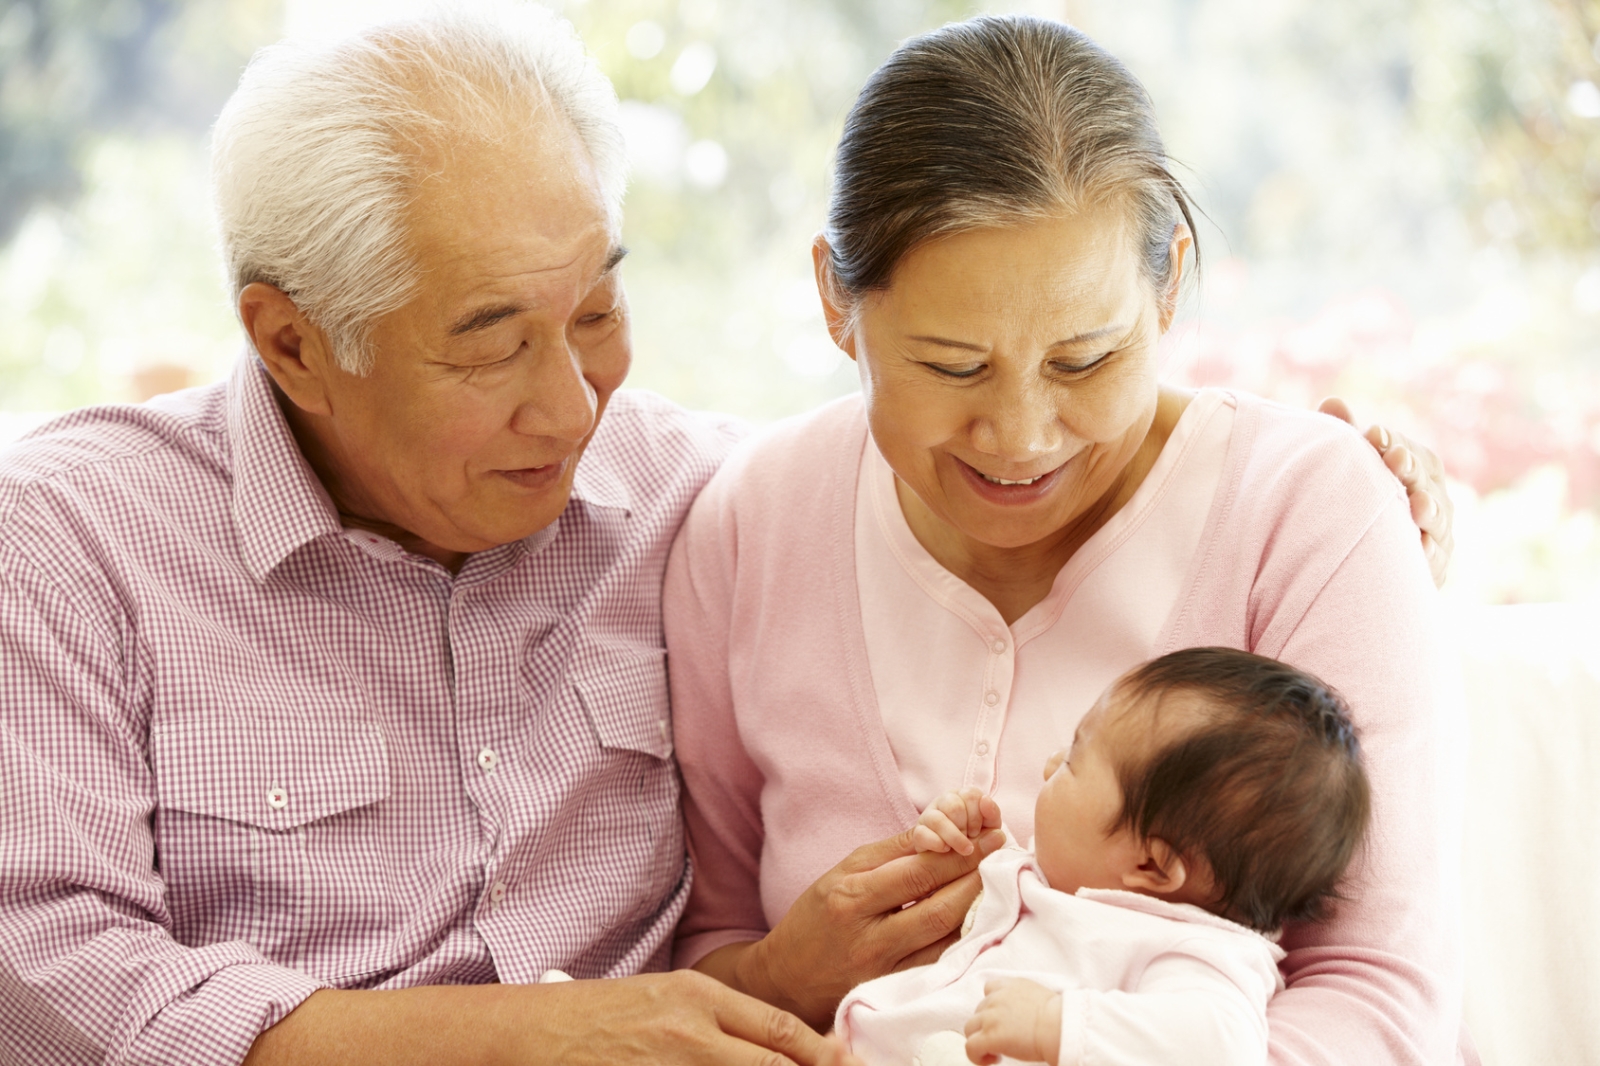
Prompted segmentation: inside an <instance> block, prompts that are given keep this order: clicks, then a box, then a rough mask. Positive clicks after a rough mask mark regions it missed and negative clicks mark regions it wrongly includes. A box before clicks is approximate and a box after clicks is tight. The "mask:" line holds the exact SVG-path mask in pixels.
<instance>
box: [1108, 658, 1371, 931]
mask: <svg viewBox="0 0 1600 1066" xmlns="http://www.w3.org/2000/svg"><path fill="white" fill-rule="evenodd" d="M1118 685H1119V686H1120V687H1121V688H1122V690H1123V694H1124V695H1126V696H1128V697H1131V698H1132V699H1133V700H1134V701H1136V702H1137V703H1139V704H1143V705H1146V706H1149V707H1150V708H1152V710H1153V711H1154V713H1155V714H1157V715H1160V714H1161V712H1162V707H1161V704H1162V702H1163V701H1165V700H1166V699H1167V698H1168V697H1170V696H1173V695H1177V694H1186V695H1190V696H1193V697H1197V698H1198V700H1199V704H1200V705H1199V707H1198V708H1197V712H1198V714H1199V715H1200V719H1201V721H1200V724H1199V725H1198V726H1195V727H1193V728H1185V729H1183V730H1182V731H1181V732H1179V733H1177V734H1176V735H1175V736H1174V739H1173V740H1172V742H1171V743H1169V744H1166V745H1165V746H1164V747H1162V748H1161V749H1160V750H1158V751H1157V752H1155V754H1153V755H1148V756H1144V757H1142V758H1141V759H1139V760H1136V761H1135V760H1130V761H1127V762H1125V763H1124V765H1121V766H1119V767H1117V776H1118V778H1119V781H1120V783H1121V785H1122V815H1121V817H1120V818H1119V819H1118V821H1117V822H1116V823H1115V824H1114V825H1113V827H1112V829H1113V831H1116V830H1119V829H1127V830H1131V831H1132V832H1134V833H1136V834H1137V835H1138V836H1139V838H1140V839H1141V840H1148V839H1150V838H1151V837H1159V838H1160V839H1162V840H1164V841H1166V842H1167V843H1168V844H1169V845H1171V846H1172V848H1174V849H1175V850H1176V851H1177V852H1178V854H1180V855H1185V856H1190V857H1191V858H1192V857H1195V856H1199V857H1203V858H1204V859H1205V860H1206V862H1207V863H1208V864H1209V865H1210V867H1211V872H1212V875H1213V876H1214V877H1215V879H1216V887H1217V891H1218V899H1217V901H1216V906H1215V908H1214V909H1215V910H1216V911H1217V912H1218V913H1220V914H1222V915H1224V916H1225V917H1228V918H1232V919H1233V920H1235V921H1238V922H1241V923H1243V924H1245V925H1248V926H1250V927H1252V928H1254V929H1260V930H1273V929H1277V928H1278V927H1279V926H1281V925H1282V924H1283V923H1284V922H1286V921H1302V920H1310V919H1317V918H1321V917H1324V916H1326V914H1327V910H1328V906H1329V904H1330V902H1331V901H1333V900H1335V899H1337V898H1339V897H1338V892H1337V888H1338V883H1339V879H1340V878H1341V877H1342V876H1343V875H1344V872H1345V869H1346V868H1347V867H1348V866H1349V865H1350V861H1351V859H1352V858H1353V857H1354V856H1355V853H1356V849H1357V848H1358V847H1360V844H1361V838H1362V834H1363V833H1364V832H1365V831H1366V827H1367V821H1368V818H1369V816H1370V813H1371V807H1372V798H1371V791H1370V788H1369V786H1368V783H1367V775H1366V771H1365V770H1364V769H1363V767H1362V765H1361V747H1360V744H1359V743H1358V741H1357V739H1356V731H1355V726H1354V725H1353V724H1352V723H1351V721H1350V709H1349V707H1348V706H1347V705H1346V704H1345V702H1344V699H1343V698H1342V697H1341V696H1340V695H1339V694H1338V693H1337V692H1335V691H1334V690H1333V689H1332V688H1330V687H1328V686H1327V685H1325V684H1323V683H1322V682H1321V681H1319V680H1317V679H1316V678H1315V677H1312V676H1311V675H1310V674H1308V673H1306V672H1305V671H1303V670H1297V669H1295V668H1294V667H1292V666H1288V665H1286V664H1284V663H1281V662H1278V661H1277V660H1275V659H1268V658H1265V657H1263V656H1260V655H1252V654H1250V653H1249V652H1243V651H1237V650H1234V649H1232V648H1188V649H1185V650H1183V651H1177V652H1173V653H1171V654H1170V655H1163V656H1162V657H1160V658H1159V659H1152V660H1151V661H1150V662H1148V663H1145V664H1144V665H1143V666H1140V667H1138V668H1136V669H1135V670H1133V671H1131V672H1130V673H1128V674H1127V675H1125V676H1124V677H1123V678H1122V680H1121V681H1119V682H1118Z"/></svg>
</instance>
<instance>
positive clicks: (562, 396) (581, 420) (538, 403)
mask: <svg viewBox="0 0 1600 1066" xmlns="http://www.w3.org/2000/svg"><path fill="white" fill-rule="evenodd" d="M519 387H520V388H521V389H522V390H523V396H522V398H521V400H520V402H519V403H518V404H517V408H516V410H515V411H514V412H513V413H512V416H511V428H512V429H513V430H514V431H515V432H517V433H521V434H523V435H524V436H529V437H549V438H552V439H555V440H561V441H569V442H577V441H580V440H582V439H583V438H584V437H586V436H588V434H589V431H590V430H591V429H593V428H594V420H595V411H596V406H597V405H596V397H595V390H594V386H592V385H590V384H589V382H588V380H587V379H586V378H585V377H584V376H583V363H582V361H581V360H580V359H579V358H578V353H577V352H575V351H574V350H573V349H572V347H571V346H570V345H568V344H567V343H566V341H565V339H562V340H560V341H556V342H553V343H551V344H550V345H549V346H548V347H547V348H546V349H545V350H544V351H543V352H541V353H540V355H539V358H537V359H535V360H533V361H532V369H531V370H530V372H529V373H528V375H527V377H526V378H525V379H524V381H523V382H521V383H520V385H519Z"/></svg>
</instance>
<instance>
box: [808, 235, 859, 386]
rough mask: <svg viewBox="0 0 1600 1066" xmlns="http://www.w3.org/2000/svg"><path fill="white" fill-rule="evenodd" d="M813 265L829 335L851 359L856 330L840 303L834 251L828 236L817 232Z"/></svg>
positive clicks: (814, 240)
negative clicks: (829, 245) (829, 244)
mask: <svg viewBox="0 0 1600 1066" xmlns="http://www.w3.org/2000/svg"><path fill="white" fill-rule="evenodd" d="M811 266H812V269H813V270H814V271H815V273H816V276H817V295H818V296H820V297H822V317H823V318H824V319H826V320H827V323H828V335H829V336H830V337H832V338H833V343H834V344H836V345H837V346H838V348H839V350H840V351H842V352H844V354H845V355H848V356H849V357H850V358H851V359H854V358H855V357H856V335H855V330H853V329H851V328H850V316H849V315H848V314H846V313H845V310H844V308H842V307H840V306H839V303H838V299H837V297H838V283H837V281H838V279H836V278H835V277H834V276H833V251H832V249H830V248H829V247H828V238H826V237H824V236H823V235H822V234H820V233H819V234H817V235H816V237H815V239H813V240H812V242H811Z"/></svg>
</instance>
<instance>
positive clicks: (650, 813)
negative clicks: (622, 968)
mask: <svg viewBox="0 0 1600 1066" xmlns="http://www.w3.org/2000/svg"><path fill="white" fill-rule="evenodd" d="M565 681H566V683H565V684H564V685H563V686H562V688H561V690H560V691H559V693H558V695H557V698H556V699H555V700H554V701H553V705H552V707H551V713H552V715H553V717H554V719H556V720H564V724H563V726H562V727H561V728H562V731H563V732H564V734H565V735H566V736H568V737H570V738H571V740H569V741H568V743H573V742H574V741H578V738H580V737H582V736H583V734H585V733H587V734H589V737H590V738H592V739H591V740H590V741H589V743H588V744H583V745H582V746H583V747H584V748H585V749H587V750H586V752H585V753H584V754H583V755H582V756H581V758H578V759H571V760H568V759H567V758H566V757H564V756H554V755H553V753H552V751H551V747H552V745H550V744H546V745H544V749H545V750H544V751H543V752H542V753H541V755H542V757H543V758H546V759H548V760H550V761H549V763H548V764H547V765H548V766H549V769H550V776H552V777H556V776H559V775H560V774H562V773H563V770H564V768H570V770H572V771H576V772H578V773H581V774H582V778H583V779H582V780H581V781H578V780H570V781H569V782H568V784H569V785H570V786H571V787H569V788H567V789H566V790H565V798H564V800H563V802H562V811H561V814H560V815H559V817H556V818H553V819H552V820H551V821H550V823H549V829H548V830H547V834H546V835H545V836H544V837H543V838H542V841H543V846H544V847H546V848H548V849H550V850H551V851H552V852H554V853H559V854H571V855H573V856H574V857H575V860H576V861H579V862H581V863H582V864H583V865H584V867H585V868H587V869H590V870H593V871H594V872H595V874H596V876H594V877H593V878H592V879H591V881H590V883H589V884H588V889H587V891H588V893H589V895H588V898H589V899H590V903H591V909H592V911H593V912H594V913H593V914H591V915H590V916H589V918H590V920H592V921H596V922H602V923H610V924H616V923H619V922H627V921H636V920H642V919H648V918H652V917H653V916H655V915H657V914H658V913H660V911H661V910H662V908H663V907H664V906H666V905H667V903H668V901H669V900H670V899H672V897H673V894H674V892H675V891H676V889H677V887H678V885H679V884H680V882H681V880H682V878H683V873H684V863H685V851H684V844H683V828H682V822H681V819H680V815H679V811H678V774H677V767H676V764H675V763H674V762H673V761H672V726H671V723H670V721H669V719H668V710H667V674H666V654H665V652H663V651H662V650H661V649H659V648H652V647H649V646H645V645H637V644H632V643H622V642H616V643H601V642H594V641H590V642H585V643H584V644H583V645H581V646H580V647H579V648H578V649H577V650H576V651H575V653H574V655H573V658H572V660H571V662H570V664H569V665H568V668H567V672H566V679H565ZM590 744H593V746H592V747H591V746H590ZM580 767H581V770H580V769H579V768H580ZM551 887H553V886H551Z"/></svg>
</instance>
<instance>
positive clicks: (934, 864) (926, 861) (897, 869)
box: [851, 829, 1006, 923]
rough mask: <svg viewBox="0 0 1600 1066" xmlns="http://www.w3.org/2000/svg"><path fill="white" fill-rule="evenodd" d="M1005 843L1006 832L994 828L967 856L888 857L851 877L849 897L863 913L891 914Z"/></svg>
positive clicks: (929, 893)
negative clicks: (857, 904) (888, 858)
mask: <svg viewBox="0 0 1600 1066" xmlns="http://www.w3.org/2000/svg"><path fill="white" fill-rule="evenodd" d="M1005 842H1006V836H1005V833H1003V832H1001V831H1000V830H998V829H995V830H990V831H989V832H987V833H985V834H983V836H981V837H979V838H978V841H977V843H978V846H977V847H976V848H975V849H974V850H973V852H972V853H971V854H970V855H958V854H956V853H955V852H944V853H937V852H921V853H920V854H913V855H901V856H898V857H895V858H891V859H890V860H889V861H887V862H885V863H882V864H881V865H879V866H878V867H877V868H876V869H871V870H862V871H860V872H858V873H856V874H854V875H853V876H852V878H851V880H852V881H853V884H852V886H851V887H852V891H851V894H852V896H854V897H855V899H856V901H857V902H858V903H859V905H860V907H861V909H862V910H863V911H865V912H869V913H872V914H892V912H895V911H898V910H899V909H900V908H902V907H904V906H905V905H906V904H907V903H913V902H916V901H917V900H923V899H925V898H928V897H933V896H934V895H935V894H937V893H938V891H939V890H940V889H941V888H942V887H944V886H945V885H948V884H949V883H950V882H952V881H954V880H956V879H957V878H958V877H963V876H965V875H966V874H970V873H971V872H972V871H973V870H976V869H977V868H978V862H979V861H980V860H981V859H983V858H984V857H985V856H988V855H992V854H993V853H994V852H996V851H998V850H999V849H1000V848H1001V847H1002V846H1003V845H1004V844H1005ZM865 846H866V847H872V845H870V844H869V845H865ZM859 850H861V849H859V848H858V849H857V851H859ZM852 854H854V853H852ZM957 921H958V923H959V918H958V919H957Z"/></svg>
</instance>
